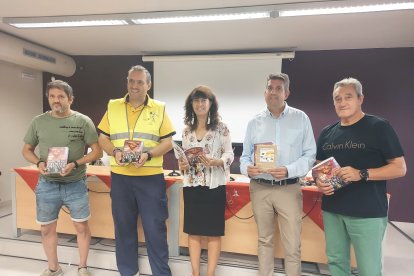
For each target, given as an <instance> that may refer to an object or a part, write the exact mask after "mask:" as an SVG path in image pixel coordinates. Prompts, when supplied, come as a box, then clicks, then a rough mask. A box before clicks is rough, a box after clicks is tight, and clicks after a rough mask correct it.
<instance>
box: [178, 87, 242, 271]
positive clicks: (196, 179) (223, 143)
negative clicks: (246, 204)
mask: <svg viewBox="0 0 414 276" xmlns="http://www.w3.org/2000/svg"><path fill="white" fill-rule="evenodd" d="M217 111H218V103H217V100H216V97H215V95H214V94H213V92H212V91H211V89H210V88H208V87H207V86H198V87H196V88H194V90H193V91H192V92H191V93H190V95H188V97H187V99H186V101H185V118H184V123H185V125H186V128H185V129H184V131H183V137H182V138H183V139H182V141H183V144H182V146H183V149H184V150H187V149H190V148H193V147H202V148H203V153H202V154H201V155H199V156H197V158H198V160H196V162H190V164H189V163H188V161H187V160H183V159H179V165H180V169H181V171H182V172H183V186H184V188H183V194H184V232H185V233H187V234H188V248H189V252H190V260H191V266H192V275H193V276H199V275H200V255H201V240H202V238H206V239H207V250H208V265H207V276H214V275H215V269H216V266H217V262H218V259H219V256H220V249H221V236H224V212H225V205H226V186H225V185H226V183H227V182H228V181H229V179H230V165H231V163H232V162H233V158H234V154H233V149H232V144H231V139H230V133H229V129H228V128H227V126H226V125H225V124H224V123H222V122H221V121H220V116H219V114H218V112H217Z"/></svg>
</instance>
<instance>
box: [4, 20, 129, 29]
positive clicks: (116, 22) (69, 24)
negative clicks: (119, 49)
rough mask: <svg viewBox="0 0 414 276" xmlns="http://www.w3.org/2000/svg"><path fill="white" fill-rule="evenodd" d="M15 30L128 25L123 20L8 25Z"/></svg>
mask: <svg viewBox="0 0 414 276" xmlns="http://www.w3.org/2000/svg"><path fill="white" fill-rule="evenodd" d="M9 24H10V25H12V26H14V27H16V28H63V27H88V26H120V25H128V22H127V21H125V20H80V21H63V22H40V23H36V22H33V23H9Z"/></svg>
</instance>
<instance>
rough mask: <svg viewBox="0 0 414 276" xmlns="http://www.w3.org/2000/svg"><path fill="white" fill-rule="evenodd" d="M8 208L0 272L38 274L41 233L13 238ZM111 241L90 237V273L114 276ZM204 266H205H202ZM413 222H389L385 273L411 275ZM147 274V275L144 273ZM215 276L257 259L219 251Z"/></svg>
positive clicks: (315, 268) (3, 213)
mask: <svg viewBox="0 0 414 276" xmlns="http://www.w3.org/2000/svg"><path fill="white" fill-rule="evenodd" d="M10 213H11V211H10V207H9V206H3V207H1V208H0V275H9V276H14V275H15V276H34V275H40V273H41V271H42V270H43V269H44V268H45V267H46V266H47V263H46V261H45V257H44V253H43V249H42V247H41V243H40V236H39V233H38V232H37V231H29V230H24V231H23V232H22V235H21V236H20V237H19V238H15V237H14V235H13V232H12V227H11V223H12V222H11V215H10ZM139 252H140V258H139V262H140V268H141V275H150V269H149V264H148V260H147V257H146V250H145V247H139ZM58 253H59V257H60V261H61V266H62V268H63V270H64V272H65V275H67V276H74V275H77V273H76V272H77V265H76V262H77V249H76V243H75V241H74V237H73V236H71V235H59V249H58ZM114 255H115V254H114V242H113V240H106V239H93V241H92V245H91V252H90V254H89V266H90V271H91V272H92V273H93V275H98V276H115V275H119V273H118V272H117V271H116V264H115V256H114ZM170 266H171V269H172V272H173V275H174V276H186V275H190V274H191V273H190V272H191V271H190V265H189V260H188V256H186V254H185V251H184V250H183V251H182V256H180V257H176V258H171V259H170ZM204 269H205V266H204ZM276 271H278V273H275V275H284V274H283V273H282V272H283V264H282V262H281V260H276ZM413 271H414V224H413V223H402V222H391V223H390V224H389V225H388V228H387V235H386V239H385V243H384V275H385V276H408V275H414V272H413ZM145 273H146V274H145ZM328 273H329V272H328V271H327V270H326V266H325V265H318V264H314V263H304V264H303V275H328ZM216 275H217V276H236V275H237V276H257V275H258V273H257V258H256V257H253V256H246V255H237V256H235V255H234V254H222V256H221V258H220V265H219V267H218V268H217V273H216Z"/></svg>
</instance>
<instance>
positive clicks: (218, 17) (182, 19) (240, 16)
mask: <svg viewBox="0 0 414 276" xmlns="http://www.w3.org/2000/svg"><path fill="white" fill-rule="evenodd" d="M269 17H272V13H271V12H251V13H247V12H246V13H234V14H211V15H198V16H177V17H160V18H141V19H131V21H132V22H134V23H135V24H165V23H188V22H207V21H227V20H244V19H262V18H269Z"/></svg>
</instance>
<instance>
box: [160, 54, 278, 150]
mask: <svg viewBox="0 0 414 276" xmlns="http://www.w3.org/2000/svg"><path fill="white" fill-rule="evenodd" d="M281 67H282V59H281V58H271V59H266V60H264V59H257V60H255V59H248V60H210V61H209V60H202V61H200V60H195V61H188V60H184V61H155V62H154V81H153V82H154V98H155V99H157V100H160V101H163V102H165V103H166V107H167V109H166V110H167V113H168V115H169V116H170V119H171V121H172V123H173V126H174V128H175V130H176V132H177V134H176V135H175V136H174V137H173V139H174V140H181V137H182V130H183V129H184V104H185V100H186V98H187V96H188V95H189V94H190V92H191V91H192V90H193V89H194V88H195V87H196V86H198V85H207V86H209V87H210V88H211V89H212V91H213V93H214V94H215V95H216V97H217V100H218V103H219V109H218V111H219V114H220V115H221V117H222V121H223V122H224V123H225V124H227V126H228V127H229V129H230V135H231V138H232V142H233V143H242V142H243V140H244V135H245V131H246V127H247V123H248V121H249V120H250V119H252V118H253V117H254V116H255V115H256V114H258V113H259V112H260V111H262V110H263V109H265V108H266V103H265V100H264V92H265V88H266V85H267V83H266V79H267V76H268V75H269V74H271V73H280V72H281Z"/></svg>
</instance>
